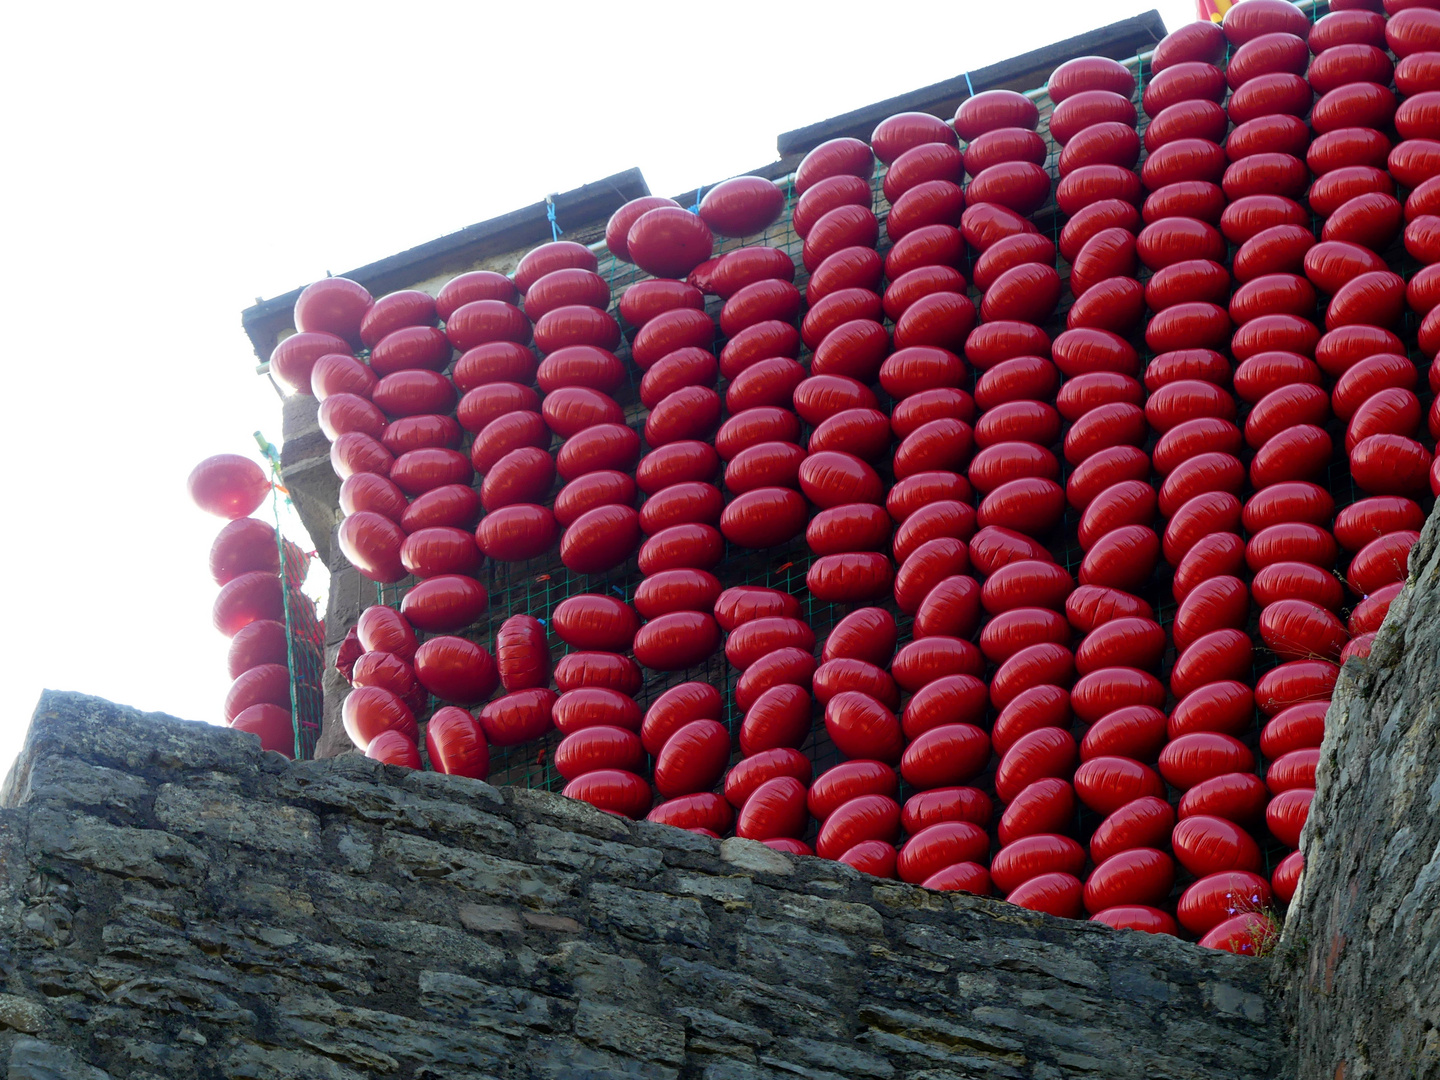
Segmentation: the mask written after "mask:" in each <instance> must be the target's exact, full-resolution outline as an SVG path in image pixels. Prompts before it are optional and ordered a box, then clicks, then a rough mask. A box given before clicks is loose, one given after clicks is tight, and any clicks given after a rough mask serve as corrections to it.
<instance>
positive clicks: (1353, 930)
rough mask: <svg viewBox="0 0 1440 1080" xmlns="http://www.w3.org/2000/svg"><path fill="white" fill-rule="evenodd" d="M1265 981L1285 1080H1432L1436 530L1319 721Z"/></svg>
mask: <svg viewBox="0 0 1440 1080" xmlns="http://www.w3.org/2000/svg"><path fill="white" fill-rule="evenodd" d="M1302 839H1303V850H1304V852H1305V874H1304V877H1303V879H1302V882H1301V886H1300V892H1299V894H1298V895H1297V896H1296V898H1295V902H1294V903H1293V904H1292V905H1291V907H1290V914H1289V919H1288V922H1287V923H1286V926H1285V933H1284V937H1283V940H1282V944H1281V949H1280V951H1279V953H1278V954H1277V958H1276V960H1277V963H1276V976H1277V979H1278V980H1279V983H1280V987H1281V989H1282V990H1283V992H1284V994H1285V996H1286V1007H1287V1013H1288V1022H1289V1025H1290V1026H1292V1027H1293V1029H1294V1032H1295V1051H1296V1058H1297V1062H1298V1066H1299V1073H1298V1075H1299V1076H1302V1077H1324V1078H1325V1080H1330V1078H1331V1077H1334V1078H1335V1080H1367V1078H1370V1077H1377V1078H1378V1077H1406V1078H1410V1077H1435V1076H1440V1030H1437V1029H1440V516H1437V515H1431V518H1430V521H1429V522H1428V524H1427V525H1426V526H1425V531H1424V532H1423V533H1422V535H1421V539H1420V543H1419V544H1417V545H1416V547H1415V548H1414V550H1413V551H1412V552H1411V554H1410V580H1409V583H1408V585H1407V586H1406V588H1405V590H1404V591H1403V592H1402V593H1401V594H1400V596H1399V597H1397V598H1396V600H1395V602H1394V603H1393V604H1392V605H1391V607H1390V614H1389V616H1388V617H1387V618H1386V620H1385V625H1384V626H1383V627H1382V628H1381V630H1380V634H1379V636H1378V637H1377V638H1376V639H1375V646H1374V649H1373V651H1372V652H1371V654H1370V658H1369V659H1368V660H1366V661H1358V660H1352V661H1350V662H1349V663H1348V664H1346V665H1345V668H1344V669H1343V670H1342V671H1341V674H1340V680H1339V683H1338V684H1337V685H1336V687H1335V696H1334V699H1333V701H1332V703H1331V705H1330V712H1329V715H1328V717H1327V718H1326V731H1325V745H1324V748H1323V750H1322V754H1321V761H1320V769H1319V773H1318V778H1317V785H1316V796H1315V802H1314V803H1313V804H1312V807H1311V810H1310V819H1309V821H1308V822H1307V823H1306V826H1305V834H1304V837H1303V838H1302Z"/></svg>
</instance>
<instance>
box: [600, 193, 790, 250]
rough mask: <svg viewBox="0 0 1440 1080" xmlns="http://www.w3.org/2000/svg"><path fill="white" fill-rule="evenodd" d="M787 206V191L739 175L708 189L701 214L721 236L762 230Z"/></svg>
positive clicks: (746, 234)
mask: <svg viewBox="0 0 1440 1080" xmlns="http://www.w3.org/2000/svg"><path fill="white" fill-rule="evenodd" d="M784 208H785V193H784V192H783V191H782V190H781V189H780V188H778V187H776V186H775V184H774V182H772V181H770V180H766V179H765V178H764V177H760V176H737V177H735V178H734V179H733V180H726V181H725V182H724V183H721V184H716V185H715V186H714V187H713V188H711V189H710V190H709V191H707V192H706V193H705V197H704V198H703V199H701V200H700V208H699V215H700V219H701V220H702V221H704V222H705V224H706V225H708V226H710V228H711V229H713V230H714V231H715V232H717V233H719V234H720V235H721V236H750V235H751V234H753V233H758V232H763V231H764V230H765V229H766V228H767V227H769V226H770V225H771V224H772V223H773V222H774V221H775V219H776V218H778V217H779V216H780V212H781V210H783V209H784ZM632 228H633V226H632ZM627 246H628V236H627ZM706 254H707V255H708V254H709V253H708V252H707V253H706Z"/></svg>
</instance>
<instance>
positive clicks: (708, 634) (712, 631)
mask: <svg viewBox="0 0 1440 1080" xmlns="http://www.w3.org/2000/svg"><path fill="white" fill-rule="evenodd" d="M719 648H720V629H719V627H718V626H717V625H716V623H715V620H714V618H712V617H711V616H710V615H708V614H706V613H704V612H699V611H672V612H670V613H668V614H665V615H661V616H659V617H658V618H654V619H651V620H650V621H649V622H647V623H646V624H645V625H644V626H642V627H641V628H640V631H639V632H638V633H637V634H636V635H635V659H636V660H638V661H639V662H640V663H642V664H644V665H645V666H646V667H648V668H652V669H654V670H656V671H681V670H683V669H685V668H688V667H694V666H696V665H697V664H701V663H704V661H705V660H706V659H707V658H708V657H709V656H710V655H711V654H712V653H714V652H715V651H716V650H717V649H719Z"/></svg>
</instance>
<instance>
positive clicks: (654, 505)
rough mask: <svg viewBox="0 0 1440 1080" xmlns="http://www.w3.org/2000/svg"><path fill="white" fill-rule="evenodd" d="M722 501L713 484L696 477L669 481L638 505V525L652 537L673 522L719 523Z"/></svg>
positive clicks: (680, 523) (723, 501)
mask: <svg viewBox="0 0 1440 1080" xmlns="http://www.w3.org/2000/svg"><path fill="white" fill-rule="evenodd" d="M592 475H593V474H592ZM724 503H725V500H724V498H723V497H722V496H721V495H720V489H719V488H717V487H716V486H715V485H714V484H706V483H702V482H701V481H699V480H687V481H684V482H683V483H679V484H671V485H670V486H669V487H667V488H664V489H662V490H660V491H658V492H656V493H655V494H654V495H651V496H650V497H649V498H648V499H646V500H645V505H643V506H642V507H641V508H640V528H641V530H642V531H643V532H644V533H645V534H646V535H647V536H654V535H655V534H656V533H658V532H660V531H661V530H662V529H668V528H669V527H670V526H672V525H683V524H689V523H698V524H702V525H718V524H719V523H720V514H721V510H722V508H723V507H724Z"/></svg>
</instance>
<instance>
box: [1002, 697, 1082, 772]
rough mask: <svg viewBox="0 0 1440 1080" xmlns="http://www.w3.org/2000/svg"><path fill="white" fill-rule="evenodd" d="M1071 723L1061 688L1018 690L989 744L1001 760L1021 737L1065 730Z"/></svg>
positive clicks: (1007, 706)
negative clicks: (1047, 729) (1046, 731)
mask: <svg viewBox="0 0 1440 1080" xmlns="http://www.w3.org/2000/svg"><path fill="white" fill-rule="evenodd" d="M1073 720H1074V715H1073V714H1072V713H1071V711H1070V694H1069V693H1068V691H1066V690H1065V688H1064V687H1063V686H1053V685H1049V684H1046V683H1041V684H1040V685H1038V686H1031V687H1029V688H1028V689H1025V690H1021V691H1020V693H1018V694H1016V695H1015V696H1014V697H1013V698H1011V699H1010V701H1009V702H1008V703H1007V704H1006V705H1005V707H1004V708H1003V709H1001V710H1000V714H999V716H997V717H996V718H995V724H994V727H993V729H992V730H991V741H992V742H993V743H994V745H995V750H996V752H997V753H999V754H1000V755H1001V756H1002V757H1003V756H1004V755H1005V754H1006V753H1008V752H1009V750H1010V748H1011V747H1012V746H1014V745H1015V743H1016V742H1018V741H1019V740H1020V738H1021V737H1022V736H1025V735H1028V734H1030V733H1031V732H1032V731H1038V730H1040V729H1041V728H1062V729H1068V728H1069V726H1070V724H1071V722H1072V721H1073Z"/></svg>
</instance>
